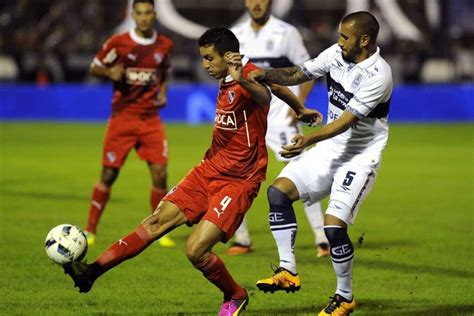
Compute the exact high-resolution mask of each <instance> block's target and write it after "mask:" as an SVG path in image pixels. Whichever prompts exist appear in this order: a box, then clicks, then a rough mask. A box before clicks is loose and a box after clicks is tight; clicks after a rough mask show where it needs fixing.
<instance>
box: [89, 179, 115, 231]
mask: <svg viewBox="0 0 474 316" xmlns="http://www.w3.org/2000/svg"><path fill="white" fill-rule="evenodd" d="M109 197H110V189H106V190H104V189H103V188H102V187H101V188H99V186H98V185H96V186H95V187H94V190H93V192H92V198H91V205H90V207H89V217H88V219H87V228H86V230H87V231H88V232H91V233H93V234H95V233H96V230H97V225H98V224H99V220H100V216H101V215H102V212H103V211H104V209H105V205H106V204H107V201H108V200H109Z"/></svg>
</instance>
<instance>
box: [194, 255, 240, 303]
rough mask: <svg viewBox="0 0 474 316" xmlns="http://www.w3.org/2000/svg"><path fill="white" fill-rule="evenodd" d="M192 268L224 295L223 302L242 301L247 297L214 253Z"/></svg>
mask: <svg viewBox="0 0 474 316" xmlns="http://www.w3.org/2000/svg"><path fill="white" fill-rule="evenodd" d="M194 267H195V268H196V269H198V270H199V271H201V272H202V274H203V275H204V277H205V278H206V279H208V280H209V281H210V282H211V283H212V284H214V285H215V286H216V287H217V288H219V289H220V290H221V291H222V292H223V293H224V300H225V301H228V300H230V299H243V298H245V296H246V295H247V294H246V292H245V289H244V288H243V287H241V286H240V285H238V284H237V282H235V281H234V278H232V275H230V272H229V271H228V270H227V268H226V267H225V264H224V262H223V261H222V260H221V259H220V258H219V257H218V256H216V255H215V254H214V253H212V252H211V254H210V255H209V256H208V257H207V258H206V259H204V260H203V261H202V262H200V263H199V264H196V265H194Z"/></svg>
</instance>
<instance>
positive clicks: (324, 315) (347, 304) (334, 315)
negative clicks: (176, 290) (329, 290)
mask: <svg viewBox="0 0 474 316" xmlns="http://www.w3.org/2000/svg"><path fill="white" fill-rule="evenodd" d="M356 307H357V303H356V300H355V299H354V298H352V301H349V300H347V299H345V298H344V297H342V296H340V295H339V294H335V295H334V296H333V297H330V301H329V303H328V305H326V307H324V309H323V310H322V311H321V312H320V313H319V314H318V316H346V315H350V314H351V313H352V312H353V311H354V310H355V309H356Z"/></svg>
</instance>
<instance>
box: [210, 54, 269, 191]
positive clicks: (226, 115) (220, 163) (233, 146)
mask: <svg viewBox="0 0 474 316" xmlns="http://www.w3.org/2000/svg"><path fill="white" fill-rule="evenodd" d="M246 61H248V59H247V58H244V59H243V61H242V62H243V64H244V68H243V75H244V76H247V74H248V73H249V72H250V71H252V70H255V69H257V67H256V66H255V65H254V64H251V63H245V62H246ZM268 110H269V105H268V104H257V102H256V101H254V100H253V99H252V98H251V97H250V93H249V92H248V91H247V90H246V89H245V88H243V87H242V86H240V85H239V84H238V83H237V82H235V81H234V80H233V79H232V77H231V76H227V77H226V78H225V79H223V80H222V83H221V85H220V87H219V94H218V96H217V106H216V117H215V124H214V130H213V134H212V144H211V148H209V150H208V151H207V152H206V154H205V157H204V162H203V164H204V165H208V166H209V168H210V169H211V170H212V171H214V172H216V174H215V175H216V176H224V177H231V178H233V179H240V180H243V181H249V182H261V181H264V180H265V173H266V170H267V163H268V157H267V148H266V145H265V134H266V132H267V114H268Z"/></svg>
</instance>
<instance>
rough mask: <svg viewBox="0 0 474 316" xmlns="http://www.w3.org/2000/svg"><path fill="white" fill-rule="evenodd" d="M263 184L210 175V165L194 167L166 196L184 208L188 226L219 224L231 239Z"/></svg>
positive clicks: (226, 238)
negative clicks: (201, 221)
mask: <svg viewBox="0 0 474 316" xmlns="http://www.w3.org/2000/svg"><path fill="white" fill-rule="evenodd" d="M259 188H260V183H250V182H242V181H235V180H232V179H222V178H219V179H216V178H212V177H208V176H207V175H206V168H205V167H203V166H202V165H199V166H197V167H195V168H193V169H192V170H191V171H190V172H189V173H188V174H187V175H186V176H185V177H184V179H183V180H181V182H179V183H178V184H177V185H176V186H175V187H174V188H173V189H171V190H170V192H168V194H167V195H166V196H165V197H164V198H163V200H167V201H170V202H172V203H173V204H175V205H176V206H177V207H179V208H180V209H181V211H182V212H183V213H184V215H185V216H186V217H187V219H188V225H189V226H191V225H193V224H196V223H198V222H199V221H200V220H207V221H209V222H212V223H214V224H215V225H217V226H218V227H219V228H220V229H221V230H222V231H223V232H224V233H225V236H224V238H223V239H222V241H223V242H227V241H228V240H229V239H230V238H231V237H232V236H233V235H234V233H235V231H236V230H237V228H238V227H239V225H240V223H241V222H242V220H243V218H244V215H245V213H246V212H247V211H248V209H249V208H250V206H251V205H252V202H253V200H254V198H255V197H256V196H257V194H258V190H259Z"/></svg>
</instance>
